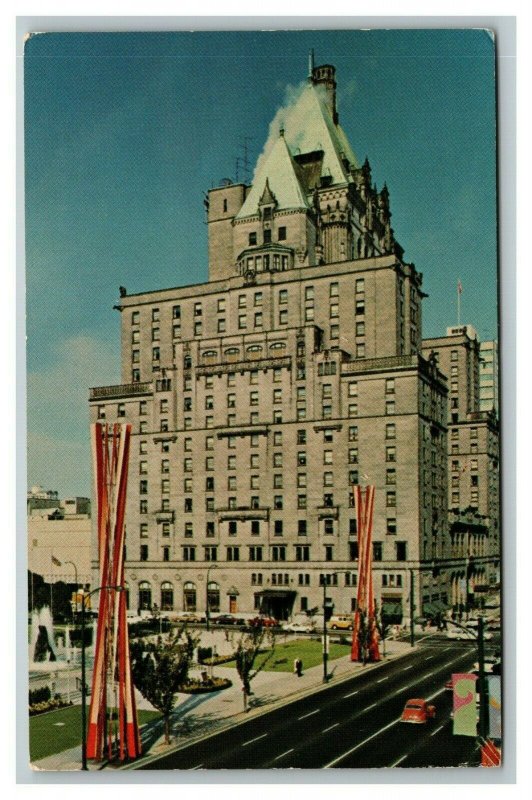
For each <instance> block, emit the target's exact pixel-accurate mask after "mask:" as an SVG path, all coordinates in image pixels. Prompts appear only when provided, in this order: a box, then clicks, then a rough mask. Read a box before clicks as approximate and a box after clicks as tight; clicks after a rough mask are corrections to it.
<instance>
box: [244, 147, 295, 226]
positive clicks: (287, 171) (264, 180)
mask: <svg viewBox="0 0 532 800" xmlns="http://www.w3.org/2000/svg"><path fill="white" fill-rule="evenodd" d="M267 190H269V192H270V193H271V194H273V195H274V197H275V201H276V203H277V210H279V209H285V208H286V209H288V208H308V207H309V205H308V202H307V200H306V197H305V193H304V191H303V189H302V187H301V184H300V182H299V178H298V177H297V166H296V164H295V162H294V160H293V158H292V156H291V155H290V151H289V149H288V147H287V144H286V140H285V138H284V136H283V135H280V136H279V137H278V138H277V141H276V142H275V144H274V145H273V147H272V149H271V150H270V152H269V154H268V156H267V158H266V159H264V160H263V162H262V164H261V165H260V167H259V168H258V170H257V174H256V175H255V177H254V179H253V185H252V187H251V190H250V192H249V194H248V196H247V197H246V200H245V202H244V205H243V206H242V208H241V209H240V211H239V212H238V214H237V215H236V218H237V219H242V218H243V217H249V216H251V215H252V214H256V213H257V210H258V207H259V205H260V203H261V200H262V197H263V196H264V192H265V191H267Z"/></svg>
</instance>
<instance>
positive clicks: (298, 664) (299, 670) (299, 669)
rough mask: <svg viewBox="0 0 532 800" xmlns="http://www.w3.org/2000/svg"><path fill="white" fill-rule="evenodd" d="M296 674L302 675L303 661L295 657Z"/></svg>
mask: <svg viewBox="0 0 532 800" xmlns="http://www.w3.org/2000/svg"><path fill="white" fill-rule="evenodd" d="M296 675H297V677H298V678H300V677H301V676H302V675H303V662H302V660H301V659H300V658H296Z"/></svg>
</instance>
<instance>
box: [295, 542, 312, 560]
mask: <svg viewBox="0 0 532 800" xmlns="http://www.w3.org/2000/svg"><path fill="white" fill-rule="evenodd" d="M296 561H310V547H309V546H308V544H303V545H301V544H297V545H296Z"/></svg>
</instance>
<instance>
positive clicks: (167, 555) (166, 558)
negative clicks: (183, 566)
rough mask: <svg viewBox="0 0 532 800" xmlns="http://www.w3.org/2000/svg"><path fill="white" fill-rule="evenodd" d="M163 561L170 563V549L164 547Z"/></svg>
mask: <svg viewBox="0 0 532 800" xmlns="http://www.w3.org/2000/svg"><path fill="white" fill-rule="evenodd" d="M163 561H170V548H169V547H163Z"/></svg>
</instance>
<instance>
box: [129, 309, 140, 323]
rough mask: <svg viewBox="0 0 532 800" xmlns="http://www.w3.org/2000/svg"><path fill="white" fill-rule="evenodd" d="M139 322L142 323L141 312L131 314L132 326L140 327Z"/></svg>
mask: <svg viewBox="0 0 532 800" xmlns="http://www.w3.org/2000/svg"><path fill="white" fill-rule="evenodd" d="M139 322H140V312H139V311H133V312H132V314H131V324H132V325H138V324H139Z"/></svg>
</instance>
